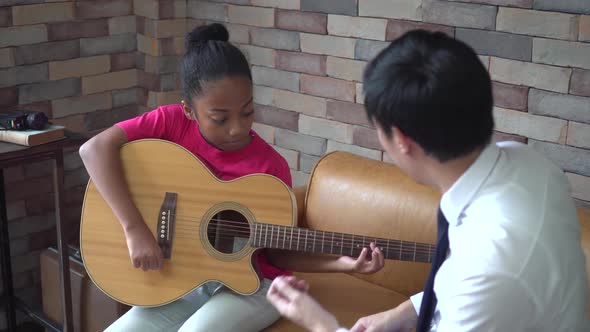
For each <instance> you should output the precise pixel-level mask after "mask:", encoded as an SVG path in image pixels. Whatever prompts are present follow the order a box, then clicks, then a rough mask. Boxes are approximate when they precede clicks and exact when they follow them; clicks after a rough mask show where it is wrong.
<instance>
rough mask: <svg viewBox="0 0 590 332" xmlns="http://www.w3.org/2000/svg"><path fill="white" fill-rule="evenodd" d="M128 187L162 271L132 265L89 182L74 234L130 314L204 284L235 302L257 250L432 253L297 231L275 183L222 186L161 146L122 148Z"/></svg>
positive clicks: (248, 285)
mask: <svg viewBox="0 0 590 332" xmlns="http://www.w3.org/2000/svg"><path fill="white" fill-rule="evenodd" d="M121 159H122V163H123V170H124V174H125V179H126V181H127V185H128V187H129V190H130V192H131V196H132V198H133V201H134V202H135V204H136V205H137V207H138V209H139V211H140V212H141V214H142V216H143V218H144V221H145V222H146V223H147V225H148V227H149V228H150V230H151V231H152V233H153V234H154V236H155V238H156V239H157V240H158V244H159V246H160V247H161V249H162V252H163V254H164V258H165V260H164V264H163V267H162V269H161V270H157V271H147V272H144V271H143V270H141V269H136V268H134V267H133V266H132V264H131V262H130V258H129V251H128V249H127V243H126V240H125V236H124V234H123V231H122V229H121V225H120V223H119V221H118V219H117V218H116V217H115V215H114V213H113V212H112V210H111V209H110V207H109V206H108V204H107V203H106V202H105V201H104V199H103V198H102V196H101V194H100V193H99V192H98V190H97V189H96V187H95V185H94V183H93V182H92V180H90V181H89V182H88V186H87V188H86V194H85V197H84V205H83V208H82V218H81V219H82V221H81V229H80V241H81V245H80V247H81V253H82V259H83V262H84V266H85V268H86V270H87V272H88V274H89V276H90V277H91V278H92V280H93V282H94V283H95V284H96V285H97V286H98V287H99V288H100V289H101V290H102V291H103V292H105V293H106V294H107V295H109V296H110V297H112V298H113V299H115V300H116V301H119V302H121V303H125V304H128V305H133V306H159V305H163V304H166V303H169V302H172V301H174V300H176V299H178V298H180V297H182V296H184V295H186V294H187V293H189V292H190V291H191V290H193V289H195V288H197V287H199V286H200V285H202V284H204V283H205V282H207V281H218V282H221V283H223V284H224V285H226V286H227V287H229V288H231V289H232V290H234V291H236V292H238V293H240V294H252V293H254V292H256V291H257V290H258V288H259V287H260V281H261V277H260V276H259V273H258V271H257V269H256V267H255V260H254V259H253V257H255V255H254V253H255V251H256V250H257V249H260V248H276V249H284V250H295V251H303V252H313V253H324V254H334V255H349V256H353V257H357V256H358V255H359V254H360V251H361V250H362V248H363V247H368V245H369V243H370V242H376V244H377V246H378V247H379V248H380V249H381V250H382V251H383V254H384V257H385V258H386V259H395V260H403V261H415V262H425V263H427V262H430V261H431V260H432V258H433V256H434V250H435V248H434V245H431V244H424V243H415V242H408V241H399V240H387V239H379V238H374V237H366V236H361V235H352V234H343V233H335V232H325V231H317V230H310V229H305V228H299V227H296V225H297V224H296V216H297V210H296V209H297V205H296V202H295V198H294V195H293V193H292V192H291V190H290V188H289V187H288V186H287V185H285V184H284V183H283V182H282V181H281V180H279V179H277V178H276V177H273V176H270V175H264V174H255V175H248V176H244V177H241V178H238V179H236V180H233V181H221V180H219V179H218V178H216V177H215V176H214V175H213V174H212V173H211V172H210V171H209V169H208V168H207V167H206V166H205V165H204V164H203V163H202V162H201V161H200V160H199V159H198V158H197V157H196V156H194V155H193V154H192V153H190V152H189V151H188V150H186V149H184V148H183V147H181V146H179V145H177V144H174V143H171V142H168V141H164V140H157V139H147V140H139V141H134V142H130V143H127V144H125V145H124V146H123V147H122V148H121Z"/></svg>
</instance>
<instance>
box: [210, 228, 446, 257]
mask: <svg viewBox="0 0 590 332" xmlns="http://www.w3.org/2000/svg"><path fill="white" fill-rule="evenodd" d="M240 224H241V223H240ZM214 225H216V224H211V226H214ZM217 225H220V226H221V225H222V224H217ZM265 225H266V224H265ZM222 228H224V229H233V230H236V229H237V231H236V232H234V233H235V234H238V235H244V237H249V236H250V233H251V229H250V228H249V227H248V226H245V227H242V226H229V227H228V226H224V227H222ZM275 229H276V228H275ZM299 230H303V231H304V232H307V235H305V234H303V235H301V234H294V235H293V236H291V235H290V234H289V235H288V236H287V235H285V232H283V234H281V230H277V231H276V232H275V231H274V230H273V231H272V232H271V233H272V234H271V235H273V236H275V235H274V234H275V233H276V236H278V237H280V238H281V239H282V238H283V237H285V238H286V239H287V238H292V240H297V241H303V240H306V241H308V242H315V243H317V242H318V241H320V243H321V242H322V241H321V240H320V239H319V238H317V236H315V235H316V234H313V233H315V231H308V230H307V229H303V228H301V229H299ZM265 231H266V230H265ZM252 233H253V232H252ZM257 233H261V232H260V231H258V232H257ZM298 233H299V232H298ZM329 233H332V232H329ZM334 234H335V235H336V234H338V235H336V236H337V238H334V241H333V242H332V241H324V243H338V242H345V243H351V244H354V246H357V247H358V245H359V243H360V244H361V245H363V246H365V244H366V243H367V240H369V241H368V242H369V243H370V242H375V241H370V240H376V241H377V242H379V241H380V242H389V243H387V244H386V245H385V247H389V248H390V249H398V250H399V249H400V248H402V250H404V249H405V250H406V251H407V252H414V249H413V247H414V242H410V241H399V240H387V239H376V238H370V237H366V236H361V235H354V236H353V235H347V234H343V233H334ZM342 235H344V237H343V236H342ZM260 236H267V240H268V242H270V240H269V239H268V235H267V234H260ZM314 236H315V238H314V239H312V237H314ZM324 239H325V235H324ZM260 241H262V240H260ZM391 241H394V242H393V243H391ZM376 244H377V245H378V246H379V247H383V246H384V245H380V244H379V243H376ZM367 246H368V245H367ZM415 251H416V252H417V253H418V252H430V253H433V252H435V249H434V246H433V245H430V244H422V243H416V250H415Z"/></svg>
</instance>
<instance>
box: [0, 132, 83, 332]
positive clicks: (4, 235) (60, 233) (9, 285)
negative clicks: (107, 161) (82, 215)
mask: <svg viewBox="0 0 590 332" xmlns="http://www.w3.org/2000/svg"><path fill="white" fill-rule="evenodd" d="M83 141H84V138H83V137H73V136H71V135H70V136H69V137H68V138H65V139H62V140H59V141H55V142H51V143H46V144H42V145H38V146H33V147H27V146H20V145H16V144H10V143H4V142H0V250H1V252H0V259H1V263H2V282H3V286H4V294H3V295H2V302H4V303H5V305H6V316H7V317H6V321H7V323H8V330H9V331H16V310H17V309H18V310H22V311H23V312H25V313H26V314H27V315H29V316H30V317H31V318H33V319H34V320H35V321H37V322H38V323H40V324H42V325H43V326H44V327H45V328H46V329H48V330H49V331H55V332H66V331H67V332H73V331H74V330H73V321H72V298H71V288H70V273H69V271H70V262H69V256H68V248H67V244H66V243H65V239H67V237H66V234H67V230H66V229H64V226H63V225H62V221H63V219H64V207H63V196H64V157H63V150H64V149H65V148H71V147H76V146H80V145H81V144H82V143H83ZM43 160H53V161H54V162H53V191H54V194H55V221H56V228H57V249H58V252H59V256H60V257H59V258H60V259H59V265H60V273H61V303H63V306H62V313H63V326H61V325H60V324H57V323H55V322H53V321H51V320H50V319H48V318H47V317H46V316H45V315H44V314H43V313H42V312H40V311H36V310H33V309H32V308H29V307H28V306H27V305H26V304H25V303H24V302H23V301H21V300H20V299H19V298H18V297H16V296H15V294H14V288H13V281H12V263H11V256H10V237H9V234H8V217H7V215H6V193H5V190H4V169H5V168H7V167H13V166H18V165H23V164H27V163H33V162H38V161H43Z"/></svg>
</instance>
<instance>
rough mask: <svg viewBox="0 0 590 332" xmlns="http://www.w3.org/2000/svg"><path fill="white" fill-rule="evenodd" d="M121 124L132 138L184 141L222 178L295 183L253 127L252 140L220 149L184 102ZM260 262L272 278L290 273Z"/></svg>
mask: <svg viewBox="0 0 590 332" xmlns="http://www.w3.org/2000/svg"><path fill="white" fill-rule="evenodd" d="M117 125H118V126H119V127H120V128H121V129H123V131H124V132H125V134H126V135H127V139H128V140H129V141H135V140H138V139H144V138H159V139H163V140H167V141H170V142H173V143H176V144H178V145H181V146H182V147H184V148H186V149H187V150H189V151H190V152H192V153H193V154H194V155H195V156H197V157H199V159H200V160H201V161H202V162H203V163H204V164H205V165H206V166H207V167H208V168H209V169H210V170H211V172H213V174H215V175H216V176H217V177H218V178H219V179H221V180H226V181H229V180H233V179H235V178H238V177H241V176H245V175H249V174H254V173H264V174H270V175H274V176H276V177H277V178H279V179H281V180H282V181H283V182H285V184H287V185H288V186H289V187H291V186H292V183H291V173H290V171H289V165H288V164H287V161H285V159H284V158H283V157H282V156H281V155H280V154H279V153H278V152H276V151H275V150H274V149H273V148H272V147H271V146H270V145H268V144H267V143H266V142H265V141H264V140H263V139H262V138H260V136H258V134H256V132H255V131H253V130H251V131H250V135H251V136H252V140H251V141H250V144H248V145H247V146H246V147H245V148H243V149H242V150H239V151H222V150H219V149H217V148H215V147H214V146H212V145H211V144H209V143H208V142H207V141H205V139H204V138H203V136H202V135H201V132H200V131H199V124H198V123H197V121H193V120H189V119H188V118H187V117H186V116H185V115H184V112H183V110H182V106H181V105H180V104H174V105H165V106H160V107H158V108H157V109H155V110H153V111H151V112H147V113H144V114H143V115H140V116H138V117H136V118H132V119H129V120H125V121H122V122H119V123H117ZM260 252H263V251H260ZM257 263H258V267H259V269H260V272H261V273H262V275H263V276H264V277H265V278H268V279H271V280H272V279H274V278H275V277H277V276H279V275H284V274H288V272H287V271H285V270H282V269H279V268H277V267H275V266H273V265H271V264H270V263H269V262H268V260H267V259H266V255H264V254H259V255H258V257H257Z"/></svg>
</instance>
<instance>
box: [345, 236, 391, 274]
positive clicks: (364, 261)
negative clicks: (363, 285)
mask: <svg viewBox="0 0 590 332" xmlns="http://www.w3.org/2000/svg"><path fill="white" fill-rule="evenodd" d="M370 249H371V252H370V253H369V249H367V248H363V250H362V251H361V253H360V255H359V257H357V258H356V259H354V258H352V257H348V256H342V257H340V258H339V260H340V261H341V262H342V263H344V264H346V265H349V266H350V272H355V273H363V274H370V273H375V272H377V271H379V270H381V269H382V268H383V265H384V264H385V262H384V258H383V252H381V250H379V248H377V246H376V245H375V243H373V242H371V244H370ZM367 255H369V257H367Z"/></svg>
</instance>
